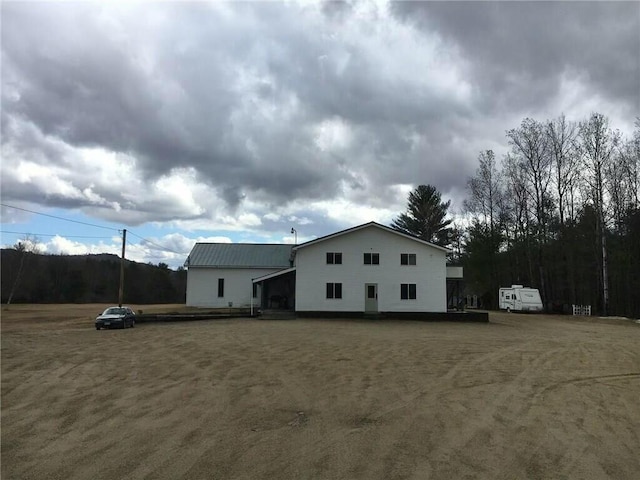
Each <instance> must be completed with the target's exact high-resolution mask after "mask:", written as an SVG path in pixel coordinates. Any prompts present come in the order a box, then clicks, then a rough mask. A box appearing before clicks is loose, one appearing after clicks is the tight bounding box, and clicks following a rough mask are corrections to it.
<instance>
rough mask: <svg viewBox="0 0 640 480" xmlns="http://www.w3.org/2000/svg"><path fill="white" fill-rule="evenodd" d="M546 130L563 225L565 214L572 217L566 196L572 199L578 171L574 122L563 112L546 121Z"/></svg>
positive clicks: (571, 209)
mask: <svg viewBox="0 0 640 480" xmlns="http://www.w3.org/2000/svg"><path fill="white" fill-rule="evenodd" d="M546 132H547V137H548V140H549V150H550V153H551V161H552V166H553V170H554V173H555V177H554V183H555V188H556V195H557V196H558V213H559V216H560V226H561V227H563V226H564V222H565V215H566V214H569V219H570V220H573V219H574V218H573V215H574V210H573V208H567V196H568V195H569V196H570V200H572V199H573V196H574V192H573V189H574V188H575V183H576V179H577V177H578V172H579V168H578V165H579V163H578V156H577V151H576V150H577V149H576V137H577V128H576V124H575V123H573V122H568V121H567V119H566V118H565V116H564V114H563V115H561V116H560V117H558V118H557V119H555V120H552V121H550V122H549V123H547V129H546ZM570 207H572V204H571V206H570Z"/></svg>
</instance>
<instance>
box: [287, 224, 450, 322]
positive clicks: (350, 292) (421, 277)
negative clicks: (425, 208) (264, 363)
mask: <svg viewBox="0 0 640 480" xmlns="http://www.w3.org/2000/svg"><path fill="white" fill-rule="evenodd" d="M327 252H341V253H342V265H327V263H326V253H327ZM364 253H379V254H380V264H379V265H364V263H363V257H364ZM401 253H415V254H416V265H400V254H401ZM295 263H296V310H299V311H345V312H363V311H364V301H365V284H367V283H377V284H378V311H380V312H421V311H424V312H446V310H447V298H446V296H447V293H446V252H444V251H442V250H439V249H437V248H434V247H431V246H429V245H425V244H423V243H420V242H418V241H414V240H411V239H409V238H406V237H402V236H400V235H396V234H394V233H392V232H388V231H385V230H382V229H380V228H378V227H375V226H371V227H368V228H363V229H361V230H356V231H354V232H351V233H348V234H345V235H341V236H338V237H335V238H330V239H327V240H324V241H321V242H318V243H316V244H313V245H309V246H307V247H303V248H301V249H300V250H298V251H297V252H296V260H295ZM328 282H331V283H342V299H327V298H326V283H328ZM402 283H409V284H410V283H414V284H416V290H417V292H416V293H417V295H416V297H417V298H416V299H415V300H401V299H400V284H402Z"/></svg>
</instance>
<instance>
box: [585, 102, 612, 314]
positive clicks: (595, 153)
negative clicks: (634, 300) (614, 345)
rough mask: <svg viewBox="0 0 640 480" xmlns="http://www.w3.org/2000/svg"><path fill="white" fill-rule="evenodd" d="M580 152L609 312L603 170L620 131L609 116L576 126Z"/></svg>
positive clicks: (605, 310)
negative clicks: (590, 202)
mask: <svg viewBox="0 0 640 480" xmlns="http://www.w3.org/2000/svg"><path fill="white" fill-rule="evenodd" d="M579 139H580V153H581V155H582V162H583V166H584V170H585V180H586V182H587V185H588V193H589V195H590V199H591V201H592V202H593V206H594V210H595V212H596V221H597V224H598V232H599V236H600V248H601V252H602V311H603V315H607V314H608V312H609V272H608V264H607V216H606V213H607V200H608V199H607V196H606V193H607V189H606V185H605V181H606V178H605V172H606V171H607V170H608V169H609V170H610V169H611V165H610V164H611V162H612V160H613V154H614V152H615V149H616V146H617V144H618V140H619V134H618V133H617V132H613V131H612V130H611V128H609V119H608V118H607V117H605V116H604V115H602V114H600V113H592V114H591V116H590V117H589V120H587V121H584V122H581V123H580V127H579Z"/></svg>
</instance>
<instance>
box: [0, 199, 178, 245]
mask: <svg viewBox="0 0 640 480" xmlns="http://www.w3.org/2000/svg"><path fill="white" fill-rule="evenodd" d="M0 205H2V206H3V207H8V208H15V209H16V210H21V211H23V212H29V213H33V214H35V215H42V216H44V217H49V218H55V219H57V220H64V221H65V222H73V223H78V224H80V225H88V226H90V227H96V228H104V229H106V230H113V231H115V232H122V230H119V229H117V228H113V227H106V226H104V225H96V224H95V223H88V222H81V221H79V220H71V219H70V218H64V217H58V216H56V215H50V214H48V213H42V212H36V211H34V210H29V209H27V208H22V207H16V206H14V205H7V204H6V203H0ZM128 232H129V233H130V234H131V235H133V236H134V237H138V238H139V239H141V240H142V241H144V242H146V243H147V244H149V245H153V246H155V247H156V248H159V249H160V250H164V251H167V252H171V253H175V254H176V255H183V254H182V253H180V252H176V251H175V250H171V249H170V248H167V247H165V246H163V245H159V244H157V243H155V242H152V241H151V240H149V239H147V238H144V237H141V236H140V235H137V234H135V233H133V232H132V231H131V230H128ZM2 233H14V234H19V235H25V234H26V235H40V236H43V237H49V236H50V237H55V236H56V235H51V234H47V233H42V234H34V233H25V232H10V231H3V232H2ZM60 236H61V237H65V238H110V237H90V236H71V235H60Z"/></svg>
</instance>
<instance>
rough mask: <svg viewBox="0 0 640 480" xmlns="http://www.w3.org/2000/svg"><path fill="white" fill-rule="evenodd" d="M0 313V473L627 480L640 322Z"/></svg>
mask: <svg viewBox="0 0 640 480" xmlns="http://www.w3.org/2000/svg"><path fill="white" fill-rule="evenodd" d="M101 307H102V306H86V305H85V306H74V307H64V306H63V307H60V306H58V307H47V306H43V307H21V306H15V307H14V306H12V309H11V310H10V311H2V437H1V441H2V446H1V447H2V470H1V473H2V478H3V479H4V480H9V479H21V480H24V479H65V480H72V479H78V480H85V479H155V478H165V479H179V478H184V479H253V478H258V479H262V478H264V479H381V480H382V479H384V480H388V479H400V478H413V479H462V478H486V479H516V478H517V479H536V478H549V479H563V478H566V479H601V478H612V479H638V478H640V325H638V324H636V323H633V322H630V321H614V320H599V319H594V318H589V319H576V318H572V317H551V316H534V315H529V316H527V315H516V314H498V313H492V314H491V316H490V320H491V322H490V323H489V324H471V323H470V324H461V323H444V322H442V323H422V322H411V321H395V322H394V321H341V320H288V321H260V320H249V319H246V320H245V319H235V320H216V321H197V322H185V323H157V324H141V325H138V326H137V327H136V328H134V329H128V330H109V331H99V332H98V331H96V330H95V329H94V327H93V323H92V317H94V316H95V314H96V313H97V312H98V310H100V309H101Z"/></svg>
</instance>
